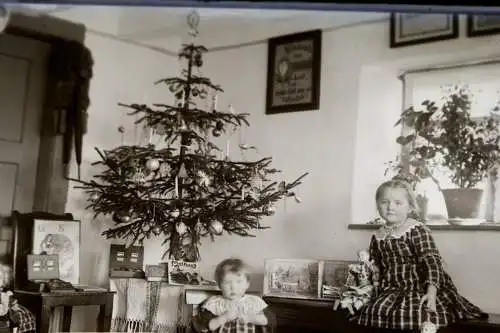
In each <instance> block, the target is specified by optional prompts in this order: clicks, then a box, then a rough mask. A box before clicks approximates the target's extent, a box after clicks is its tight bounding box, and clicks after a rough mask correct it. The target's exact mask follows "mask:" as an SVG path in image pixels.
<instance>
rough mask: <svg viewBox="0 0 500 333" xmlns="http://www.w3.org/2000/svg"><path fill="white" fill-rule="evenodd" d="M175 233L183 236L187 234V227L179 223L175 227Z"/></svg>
mask: <svg viewBox="0 0 500 333" xmlns="http://www.w3.org/2000/svg"><path fill="white" fill-rule="evenodd" d="M175 231H177V233H178V234H179V235H181V236H182V235H184V234H185V233H186V231H187V226H186V225H185V224H184V223H183V222H179V223H177V224H176V225H175Z"/></svg>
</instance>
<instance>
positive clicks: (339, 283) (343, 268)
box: [319, 260, 355, 299]
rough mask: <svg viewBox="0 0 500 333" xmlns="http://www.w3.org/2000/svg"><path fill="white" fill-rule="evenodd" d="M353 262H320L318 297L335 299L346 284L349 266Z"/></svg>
mask: <svg viewBox="0 0 500 333" xmlns="http://www.w3.org/2000/svg"><path fill="white" fill-rule="evenodd" d="M354 263H355V261H346V260H321V262H320V275H319V277H320V278H319V284H320V297H321V298H329V299H337V298H340V296H341V292H342V291H343V290H344V287H345V285H346V282H347V277H348V273H349V265H350V264H354Z"/></svg>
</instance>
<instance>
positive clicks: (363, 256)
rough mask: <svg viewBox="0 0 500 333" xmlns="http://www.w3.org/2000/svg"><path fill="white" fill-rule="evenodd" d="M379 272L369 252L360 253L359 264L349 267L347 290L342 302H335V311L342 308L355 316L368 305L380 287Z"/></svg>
mask: <svg viewBox="0 0 500 333" xmlns="http://www.w3.org/2000/svg"><path fill="white" fill-rule="evenodd" d="M378 272H379V271H378V268H377V267H376V265H375V264H374V263H373V261H372V260H370V256H369V254H368V252H367V251H366V250H361V251H359V252H358V261H357V263H355V264H350V265H349V271H348V278H347V282H346V288H347V290H345V291H344V292H342V294H341V299H340V300H336V301H335V303H334V310H336V309H337V308H338V307H339V306H340V307H341V308H344V309H347V310H348V311H349V312H350V313H351V314H354V313H355V311H357V310H359V309H361V308H362V307H363V306H364V305H365V304H366V303H368V301H369V300H370V299H371V297H372V295H373V293H374V292H376V288H377V286H378Z"/></svg>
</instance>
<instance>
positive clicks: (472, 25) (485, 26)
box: [467, 14, 500, 37]
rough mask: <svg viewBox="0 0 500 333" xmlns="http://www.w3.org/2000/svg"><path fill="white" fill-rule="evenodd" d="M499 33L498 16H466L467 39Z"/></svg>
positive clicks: (499, 19) (499, 23) (499, 21)
mask: <svg viewBox="0 0 500 333" xmlns="http://www.w3.org/2000/svg"><path fill="white" fill-rule="evenodd" d="M499 33H500V15H498V14H497V15H493V14H469V15H467V37H481V36H489V35H496V34H499Z"/></svg>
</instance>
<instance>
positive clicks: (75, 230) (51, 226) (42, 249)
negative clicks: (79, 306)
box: [32, 219, 80, 284]
mask: <svg viewBox="0 0 500 333" xmlns="http://www.w3.org/2000/svg"><path fill="white" fill-rule="evenodd" d="M32 244H33V246H32V252H33V254H48V255H58V257H59V278H60V279H61V280H63V281H66V282H69V283H71V284H78V283H79V280H80V221H77V220H66V221H57V220H47V219H34V220H33V242H32Z"/></svg>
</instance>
